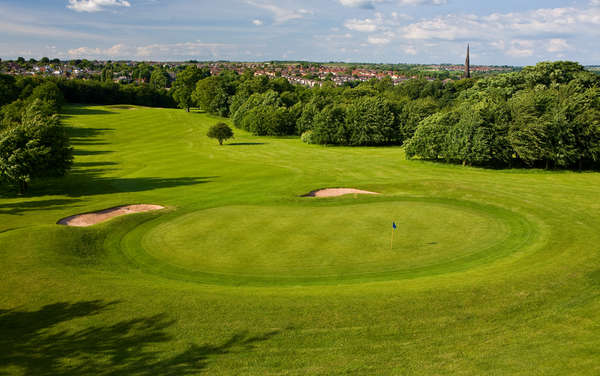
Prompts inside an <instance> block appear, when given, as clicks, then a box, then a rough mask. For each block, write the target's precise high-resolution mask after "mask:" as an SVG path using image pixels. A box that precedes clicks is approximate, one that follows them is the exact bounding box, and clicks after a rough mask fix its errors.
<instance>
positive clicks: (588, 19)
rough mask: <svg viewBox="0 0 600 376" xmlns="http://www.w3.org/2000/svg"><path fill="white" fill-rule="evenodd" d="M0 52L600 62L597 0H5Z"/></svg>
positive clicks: (114, 57) (67, 55)
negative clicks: (469, 52) (468, 48)
mask: <svg viewBox="0 0 600 376" xmlns="http://www.w3.org/2000/svg"><path fill="white" fill-rule="evenodd" d="M0 35H2V38H1V39H0V57H2V58H3V59H8V58H16V57H17V56H23V57H26V58H30V57H34V58H39V57H42V56H48V57H51V58H52V57H59V58H90V59H112V60H118V59H135V60H171V61H175V60H188V59H197V60H218V59H224V60H243V61H268V60H311V61H349V62H378V63H379V62H383V63H461V62H463V61H464V53H465V49H466V44H467V43H470V44H471V50H472V59H471V60H472V62H473V63H474V64H497V65H504V64H507V65H527V64H533V63H536V62H538V61H541V60H563V59H564V60H575V61H579V62H581V63H583V64H600V48H599V47H600V42H599V40H600V38H598V37H599V36H600V0H572V1H557V0H545V1H539V0H532V1H524V0H520V1H517V0H503V1H494V2H488V1H481V0H478V1H474V0H318V1H317V0H303V1H293V0H44V1H40V0H0Z"/></svg>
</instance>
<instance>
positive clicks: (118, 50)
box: [66, 44, 132, 58]
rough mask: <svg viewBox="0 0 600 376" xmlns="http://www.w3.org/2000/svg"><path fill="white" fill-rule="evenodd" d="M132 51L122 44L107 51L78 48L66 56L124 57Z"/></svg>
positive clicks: (71, 50) (68, 52)
mask: <svg viewBox="0 0 600 376" xmlns="http://www.w3.org/2000/svg"><path fill="white" fill-rule="evenodd" d="M131 52H132V51H131V50H130V49H128V48H127V47H126V46H125V45H123V44H116V45H114V46H112V47H110V48H107V49H101V48H98V47H96V48H91V47H79V48H73V49H70V50H69V51H67V54H66V55H67V56H69V57H72V58H102V57H118V56H125V55H127V54H128V53H131Z"/></svg>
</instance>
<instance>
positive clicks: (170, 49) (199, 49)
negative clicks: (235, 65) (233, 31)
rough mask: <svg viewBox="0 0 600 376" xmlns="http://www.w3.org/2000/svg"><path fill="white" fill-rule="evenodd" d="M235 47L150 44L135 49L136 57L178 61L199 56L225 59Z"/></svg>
mask: <svg viewBox="0 0 600 376" xmlns="http://www.w3.org/2000/svg"><path fill="white" fill-rule="evenodd" d="M233 47H234V46H232V45H229V44H222V43H205V42H201V41H195V42H183V43H171V44H160V43H156V44H150V45H146V46H139V47H136V48H135V55H136V56H138V57H141V58H153V59H165V58H166V59H167V60H169V59H171V60H172V59H177V58H180V57H189V56H197V57H199V58H215V59H216V58H225V57H227V56H226V53H225V52H226V51H225V50H230V49H232V48H233Z"/></svg>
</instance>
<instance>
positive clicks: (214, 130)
mask: <svg viewBox="0 0 600 376" xmlns="http://www.w3.org/2000/svg"><path fill="white" fill-rule="evenodd" d="M206 135H207V136H208V137H210V138H216V139H217V140H218V141H219V145H223V141H225V140H229V139H230V138H233V131H232V130H231V128H229V126H228V125H227V124H225V123H217V124H215V125H213V126H212V127H210V128H209V129H208V133H207V134H206Z"/></svg>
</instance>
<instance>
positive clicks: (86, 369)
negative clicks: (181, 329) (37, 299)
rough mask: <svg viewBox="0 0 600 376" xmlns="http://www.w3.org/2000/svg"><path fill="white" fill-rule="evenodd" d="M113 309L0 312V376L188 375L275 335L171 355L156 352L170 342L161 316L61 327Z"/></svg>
mask: <svg viewBox="0 0 600 376" xmlns="http://www.w3.org/2000/svg"><path fill="white" fill-rule="evenodd" d="M117 304H118V302H103V301H100V300H94V301H83V302H77V303H67V302H61V303H55V304H50V305H47V306H45V307H42V308H41V309H39V310H37V311H33V312H29V311H16V310H0V333H2V336H0V374H2V369H3V368H4V369H10V371H17V370H18V371H20V372H18V373H20V374H25V375H39V376H46V375H65V376H67V375H69V376H79V375H140V376H143V375H167V376H168V375H173V376H175V375H190V374H196V373H198V372H200V371H201V370H202V369H204V368H205V367H206V366H207V364H208V361H209V357H212V356H216V355H222V354H228V353H235V352H239V351H247V350H250V349H252V348H253V347H254V345H255V344H256V343H259V342H263V341H267V340H269V339H270V338H271V337H273V336H274V335H276V334H278V332H277V331H272V332H268V333H264V334H261V335H256V336H251V335H249V334H248V333H246V332H241V333H237V334H234V335H233V336H231V337H230V338H228V339H226V340H224V341H223V342H222V343H220V344H204V345H197V344H189V345H188V348H187V349H186V350H184V351H182V352H179V353H176V354H172V355H171V354H164V353H161V352H159V350H157V347H158V346H159V345H160V344H167V343H168V342H170V341H171V340H173V337H172V336H171V335H170V334H169V333H168V329H169V328H170V327H171V326H172V325H174V324H175V321H174V320H170V319H169V318H168V317H167V316H166V315H165V314H160V315H155V316H148V317H139V318H133V319H130V320H123V321H120V322H117V323H114V324H98V325H92V326H87V325H86V326H84V327H82V325H81V323H69V324H70V326H69V324H66V323H68V322H69V321H71V320H75V319H83V318H85V317H89V316H94V315H97V314H101V313H103V312H105V311H107V310H109V309H111V308H112V307H113V306H115V305H117ZM71 327H73V329H71Z"/></svg>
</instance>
